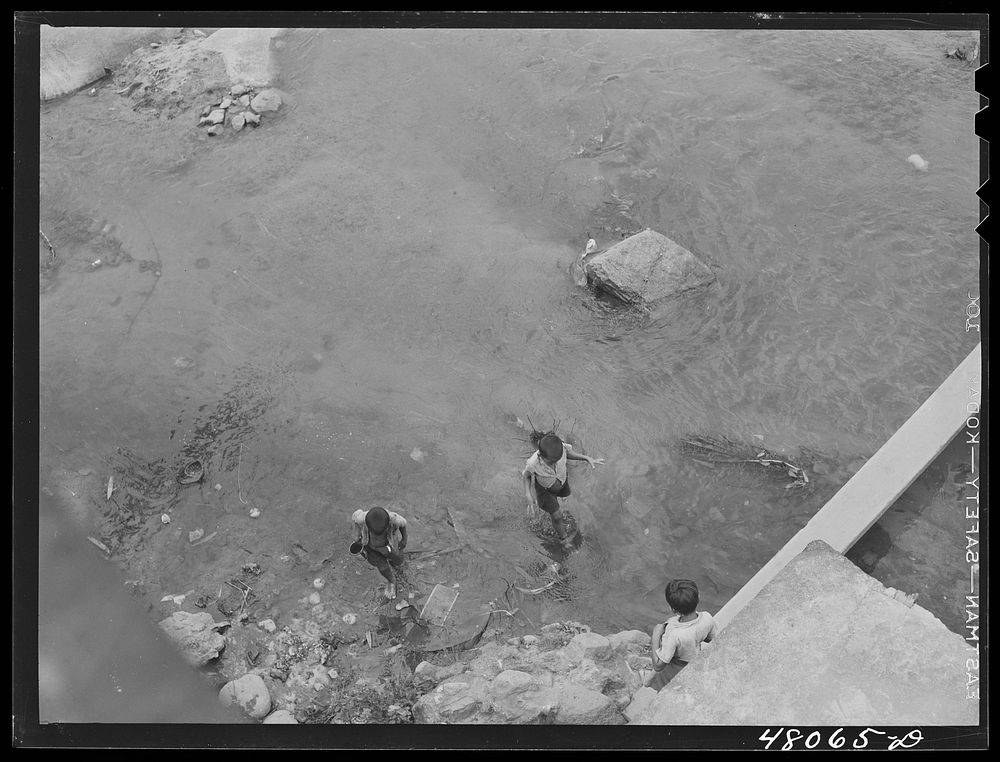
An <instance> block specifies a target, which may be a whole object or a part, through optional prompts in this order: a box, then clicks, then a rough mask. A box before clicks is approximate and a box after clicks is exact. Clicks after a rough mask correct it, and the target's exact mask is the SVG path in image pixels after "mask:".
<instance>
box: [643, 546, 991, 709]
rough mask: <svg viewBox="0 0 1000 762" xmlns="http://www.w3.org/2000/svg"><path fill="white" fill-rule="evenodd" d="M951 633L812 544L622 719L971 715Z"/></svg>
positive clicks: (969, 651)
mask: <svg viewBox="0 0 1000 762" xmlns="http://www.w3.org/2000/svg"><path fill="white" fill-rule="evenodd" d="M975 655H976V654H975V650H974V649H973V648H971V647H970V646H969V645H968V644H967V643H966V642H965V641H964V640H963V639H962V637H961V636H960V635H957V634H955V633H953V632H951V631H950V630H948V629H947V628H946V627H945V626H944V625H943V624H942V623H941V622H940V621H938V620H937V619H936V618H935V617H934V616H933V615H932V614H931V613H930V612H928V611H926V610H925V609H923V608H921V607H920V606H916V605H912V604H909V601H908V599H907V597H906V596H904V595H899V594H898V593H897V592H896V591H894V590H893V589H892V588H886V587H884V586H883V585H882V584H881V583H880V582H878V581H877V580H875V579H872V578H871V577H869V576H868V575H866V574H864V573H863V572H862V571H861V570H860V569H858V568H857V567H856V566H854V564H852V563H851V562H850V561H848V560H847V559H846V558H844V557H843V556H842V555H841V554H840V553H837V552H836V551H835V550H834V549H833V548H831V547H830V546H829V545H827V544H826V543H823V542H819V541H816V542H812V543H810V544H809V546H808V547H807V548H806V549H805V550H804V551H803V552H802V553H800V554H799V555H798V556H796V557H795V558H794V559H793V560H792V561H791V562H790V563H788V564H787V565H786V566H785V568H784V569H782V571H781V572H780V573H779V574H778V575H777V576H775V577H774V579H773V580H771V581H770V583H769V584H768V585H767V586H766V587H765V588H764V589H763V590H762V591H761V593H760V594H759V595H758V596H757V597H756V598H754V599H753V601H751V602H750V603H749V604H748V605H747V606H746V607H745V608H744V609H743V610H742V611H741V612H739V614H737V615H736V616H735V617H734V618H733V620H732V622H731V623H730V625H729V627H728V628H727V629H726V630H725V632H723V633H721V634H720V636H719V637H718V639H717V641H716V643H715V644H714V645H712V646H710V647H709V648H708V649H706V650H705V651H703V652H702V654H701V655H700V656H699V657H698V658H697V659H695V660H694V661H693V662H691V664H689V665H688V666H687V667H686V668H684V669H683V670H682V671H681V672H680V674H679V675H678V676H677V677H675V678H674V680H673V681H672V682H671V683H670V684H669V685H668V686H667V687H665V688H664V689H663V690H661V691H660V692H659V693H658V694H657V696H656V698H654V699H653V700H652V701H651V702H650V704H649V706H648V707H647V708H646V709H644V710H643V711H642V712H641V713H640V714H639V715H638V716H637V717H636V719H635V720H634V721H633V722H634V724H646V725H784V726H798V727H803V726H809V725H833V726H837V725H843V726H854V725H860V726H866V725H871V726H874V727H878V726H885V725H925V726H926V725H976V724H978V722H979V701H978V699H969V698H967V697H966V665H965V660H966V659H968V658H974V657H975Z"/></svg>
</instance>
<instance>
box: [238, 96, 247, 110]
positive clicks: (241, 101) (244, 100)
mask: <svg viewBox="0 0 1000 762" xmlns="http://www.w3.org/2000/svg"><path fill="white" fill-rule="evenodd" d="M236 102H237V103H239V104H240V105H241V106H242V107H243V108H250V96H249V95H241V96H240V97H239V98H237V100H236Z"/></svg>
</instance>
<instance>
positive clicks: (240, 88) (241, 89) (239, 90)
mask: <svg viewBox="0 0 1000 762" xmlns="http://www.w3.org/2000/svg"><path fill="white" fill-rule="evenodd" d="M246 91H247V86H246V85H233V86H232V87H231V88H229V94H230V95H232V96H233V97H234V98H236V97H239V96H241V95H243V93H245V92H246Z"/></svg>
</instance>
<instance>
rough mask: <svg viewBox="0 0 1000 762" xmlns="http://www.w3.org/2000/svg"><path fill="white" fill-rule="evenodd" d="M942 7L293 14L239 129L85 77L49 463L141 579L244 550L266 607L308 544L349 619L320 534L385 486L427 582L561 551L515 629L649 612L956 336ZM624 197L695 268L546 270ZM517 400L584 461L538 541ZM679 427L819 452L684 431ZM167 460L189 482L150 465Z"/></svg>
mask: <svg viewBox="0 0 1000 762" xmlns="http://www.w3.org/2000/svg"><path fill="white" fill-rule="evenodd" d="M966 35H967V33H966ZM961 36H962V35H961V33H958V32H913V31H884V32H862V31H842V32H818V31H739V30H728V31H695V30H659V31H654V30H557V31H545V30H374V29H326V30H315V29H314V30H292V31H290V32H289V33H287V34H286V35H285V36H284V37H282V38H281V45H280V49H279V50H278V51H277V56H278V59H279V64H280V72H281V74H280V76H279V79H278V81H276V82H275V85H276V86H277V87H279V88H280V89H281V91H282V92H283V94H284V96H285V103H284V105H283V106H282V109H281V110H280V111H279V112H278V114H277V115H275V116H274V117H273V118H267V119H265V120H264V122H263V124H262V126H261V127H260V128H258V129H255V130H249V129H248V130H247V131H245V132H243V133H240V134H238V135H237V134H226V135H224V136H222V137H221V138H219V139H214V138H207V137H206V135H205V133H204V132H203V131H199V130H198V128H197V126H196V124H197V114H198V113H199V111H200V108H201V106H202V105H204V104H192V110H191V113H190V114H189V115H182V116H179V117H177V118H175V119H166V118H164V117H154V116H150V115H148V114H143V113H139V112H133V111H131V109H130V108H129V105H128V102H127V101H126V100H125V99H124V98H122V97H121V96H120V95H119V94H117V93H116V92H115V91H114V90H113V89H111V88H108V87H102V88H100V89H99V91H98V92H97V93H96V94H95V95H94V96H89V95H87V94H86V93H85V92H81V93H78V94H76V95H73V96H69V97H67V98H64V99H61V100H59V101H56V102H52V103H47V104H43V105H42V107H41V125H40V126H41V129H40V142H41V145H40V151H41V177H40V225H41V228H42V229H43V230H44V231H45V232H46V233H47V234H48V236H49V238H50V239H51V241H52V243H53V244H54V246H55V247H56V249H57V250H58V252H59V255H60V258H61V264H60V266H59V267H58V268H57V269H56V270H55V271H48V270H47V271H45V272H44V273H43V275H42V278H41V299H40V311H39V339H40V380H39V393H40V420H41V432H40V433H41V437H40V476H41V480H42V485H43V489H49V490H50V491H52V492H53V493H59V494H60V495H61V497H62V498H64V499H65V497H66V495H65V493H64V492H63V490H65V491H68V492H70V494H72V495H73V497H74V499H75V500H76V502H75V503H74V504H75V505H76V506H77V507H78V510H79V512H80V515H81V520H82V521H84V522H87V523H88V525H89V527H90V529H91V531H92V532H93V533H94V534H95V536H99V537H100V538H101V540H102V541H103V542H105V544H106V545H108V546H109V547H110V548H111V549H112V550H113V551H114V553H115V556H116V558H117V559H118V560H119V562H120V563H121V565H122V568H123V570H124V573H125V576H126V578H127V581H128V582H129V583H130V584H131V585H132V586H133V587H134V588H135V589H136V591H137V595H140V596H142V597H145V598H147V599H148V600H149V601H150V602H151V604H150V605H153V604H154V603H155V604H158V602H159V601H160V599H161V597H162V596H163V595H165V594H167V593H172V594H176V593H184V592H186V591H189V590H190V591H195V594H197V595H200V596H204V597H206V598H207V599H212V598H213V596H214V595H215V593H216V590H217V589H219V590H221V586H222V585H223V583H224V581H225V580H227V579H229V578H231V577H232V576H233V575H234V574H236V573H238V572H239V570H240V568H241V564H244V563H259V564H261V566H262V567H263V568H264V569H265V570H266V577H265V579H266V581H267V592H266V594H265V593H264V591H263V590H261V591H260V593H261V594H260V596H259V603H260V606H261V607H262V608H261V612H262V613H264V612H265V611H266V613H268V614H270V615H272V616H274V617H276V618H277V619H278V620H279V623H280V619H281V617H282V616H287V615H289V614H290V613H291V612H296V611H301V610H303V607H304V604H303V597H304V596H305V595H306V594H307V593H308V592H309V591H310V589H311V588H310V585H311V581H312V580H313V579H314V578H315V577H317V575H318V576H321V577H322V578H323V579H324V580H325V581H326V585H327V588H326V589H327V590H328V591H330V590H335V591H336V592H335V593H333V594H329V593H328V594H327V595H332V596H333V597H332V598H330V600H331V605H336V606H339V607H340V608H342V609H343V611H344V612H348V611H349V610H353V611H360V612H362V613H365V612H367V614H368V615H371V616H374V614H375V613H376V612H377V611H378V610H379V604H378V592H379V591H378V589H377V588H378V581H379V578H378V576H377V574H376V572H375V571H374V569H372V568H371V567H368V566H367V565H366V564H364V563H363V562H362V561H360V560H359V559H358V558H356V557H353V556H351V555H350V554H349V553H348V550H347V548H348V545H349V544H350V542H351V540H352V539H353V536H352V528H351V526H350V515H351V513H352V512H353V511H354V510H355V509H357V508H361V507H369V506H371V505H384V506H386V507H388V508H390V509H392V510H396V511H398V512H400V513H401V514H403V515H404V516H405V517H406V518H407V519H408V521H409V522H410V538H411V540H410V545H409V549H411V550H426V551H432V550H448V551H449V552H448V553H445V554H442V555H439V556H437V557H435V558H434V560H433V561H427V562H419V560H418V559H417V556H414V558H413V560H411V561H410V562H409V564H408V571H407V574H406V576H407V590H408V591H410V592H414V593H415V594H416V595H419V596H423V595H426V594H427V593H429V592H430V590H431V588H432V587H433V586H434V585H435V584H445V585H448V586H457V588H458V589H459V590H460V591H461V596H463V597H464V599H465V600H466V601H470V602H485V601H488V600H490V599H492V598H494V597H495V596H496V595H497V594H498V592H502V591H503V590H504V589H505V588H506V584H507V581H509V582H513V583H516V584H517V585H519V586H522V587H526V588H534V587H536V586H538V585H540V584H543V583H544V582H545V581H546V575H547V574H548V573H549V572H548V571H547V567H548V565H549V564H551V563H552V562H553V561H558V562H560V563H561V564H562V583H561V584H560V585H558V586H557V587H556V588H553V592H551V593H550V594H546V595H540V596H526V597H525V598H524V600H522V601H521V604H522V605H521V608H522V611H523V612H524V613H523V618H522V619H520V620H519V622H518V624H519V626H521V627H524V628H531V627H537V626H538V625H540V624H543V623H545V622H548V621H556V620H565V619H576V620H579V621H583V622H587V623H588V624H589V625H590V626H591V627H593V628H594V629H595V630H598V631H617V630H622V629H628V628H639V629H648V627H649V625H650V623H651V622H654V621H656V620H658V619H662V618H663V616H664V615H665V614H666V613H667V612H666V609H665V603H664V601H663V595H662V590H663V584H664V582H665V581H666V580H667V579H669V578H671V577H688V578H691V579H693V580H695V581H696V582H697V583H698V585H699V589H700V590H701V594H702V605H703V607H704V608H706V609H708V610H710V611H712V610H716V609H718V607H720V606H721V605H722V604H723V603H725V601H726V600H727V599H728V598H729V597H730V596H731V595H732V594H733V593H734V592H735V591H736V590H738V589H739V588H740V587H741V586H742V585H743V583H744V582H746V580H747V579H749V578H750V577H751V576H752V575H753V573H754V572H755V571H756V570H757V569H758V568H759V567H760V566H761V565H762V564H763V563H764V562H765V561H766V560H767V559H768V558H769V557H770V556H771V555H772V554H773V553H774V552H775V551H776V550H777V549H778V548H780V547H781V546H782V545H783V544H784V543H785V541H786V540H787V539H788V538H790V537H791V536H792V535H793V534H794V533H795V532H796V531H797V530H798V529H799V528H801V527H802V526H803V525H804V523H805V522H806V521H808V519H809V518H810V516H812V514H813V513H815V511H816V510H818V509H819V508H820V507H821V506H822V505H823V503H824V502H825V501H826V500H827V499H828V498H829V497H830V496H832V495H833V494H834V493H835V492H836V490H837V489H838V488H839V487H840V486H841V485H842V484H843V483H844V482H845V481H846V480H847V479H848V478H849V477H850V475H851V473H853V471H855V470H857V468H858V467H859V466H860V464H861V463H863V462H864V461H865V459H866V458H868V457H869V456H871V454H872V453H874V452H875V451H876V450H877V449H878V448H879V446H880V445H881V444H882V443H883V442H884V441H885V440H887V439H888V438H889V436H890V435H891V434H892V433H893V432H894V431H895V430H896V429H897V428H898V427H899V426H900V425H901V424H902V423H903V422H904V421H905V420H906V418H907V417H908V416H909V415H910V414H911V413H912V412H913V411H914V410H916V408H917V407H918V406H919V405H920V403H921V402H922V401H923V400H924V399H925V398H926V397H927V396H928V395H929V394H930V393H931V392H932V391H933V390H934V389H935V388H936V387H937V385H938V384H939V383H940V382H941V381H942V380H943V379H944V378H945V377H946V376H947V375H948V373H950V372H951V370H952V369H953V368H954V367H955V366H956V365H957V364H958V363H959V362H960V361H961V359H963V358H964V357H965V356H966V354H967V353H968V352H969V351H970V350H971V349H972V347H973V346H974V345H975V343H976V341H977V339H978V336H977V335H975V334H968V333H966V332H965V330H964V326H965V312H964V310H965V306H966V303H967V299H966V292H967V291H969V290H973V291H974V290H975V289H976V288H977V283H978V262H979V260H978V251H979V242H978V237H977V235H976V233H975V230H974V229H975V226H976V225H977V224H978V222H979V219H978V214H979V207H978V199H977V198H976V196H975V190H976V188H977V187H978V178H979V144H978V139H977V138H976V136H975V134H974V131H973V127H974V122H973V120H974V114H975V112H976V110H977V108H978V96H977V95H976V93H975V91H974V86H973V85H974V82H973V70H972V69H971V68H969V67H967V66H965V65H964V64H962V63H961V62H957V61H951V60H948V59H946V58H945V57H944V50H945V49H947V47H948V45H949V43H951V42H954V41H960V40H959V38H960V37H961ZM912 154H919V155H920V156H921V157H923V159H925V160H926V161H927V162H928V163H929V166H928V168H927V170H926V171H920V170H918V169H917V168H916V167H915V166H914V165H913V164H911V163H909V162H908V161H907V158H908V157H909V156H911V155H912ZM646 227H650V228H653V229H655V230H658V231H660V232H662V233H664V234H666V235H668V236H670V237H671V238H673V239H675V240H676V241H678V242H679V243H681V244H682V245H684V246H685V247H687V248H688V249H690V250H691V251H693V252H694V253H695V254H696V255H698V256H699V257H700V258H702V259H703V260H704V261H705V262H706V263H707V264H709V265H710V266H711V267H712V268H713V270H714V271H715V272H716V274H717V276H718V281H717V283H716V284H715V285H714V286H712V287H711V288H708V289H705V290H703V291H701V292H697V293H693V294H686V295H683V296H682V297H679V298H677V299H675V300H673V301H671V302H670V303H669V304H668V305H667V307H666V308H665V309H663V310H660V311H658V312H657V313H656V314H655V315H652V316H647V315H643V314H635V313H633V312H630V311H627V310H622V309H619V308H617V307H615V306H614V305H610V304H608V303H607V302H606V301H603V300H598V299H595V297H594V295H593V294H592V293H591V292H589V291H587V290H586V289H580V288H578V287H577V286H576V285H575V284H574V282H573V279H572V277H571V276H570V273H569V266H570V264H571V263H572V261H573V260H574V259H575V258H576V257H578V256H579V254H580V252H581V251H582V250H583V246H584V244H585V242H586V240H587V239H588V237H590V236H593V237H594V238H596V240H597V241H598V243H599V245H600V246H601V247H606V246H610V245H612V244H614V243H615V242H616V241H617V240H620V239H621V237H622V236H623V235H626V234H628V233H630V232H635V231H637V230H641V229H643V228H646ZM97 260H100V261H101V264H100V265H95V264H94V262H96V261H97ZM519 419H520V421H521V422H522V423H529V424H533V425H535V426H537V427H539V428H553V427H554V428H555V429H556V430H557V431H558V432H559V433H560V434H562V435H563V436H564V437H565V438H567V439H568V440H569V441H571V442H573V443H574V446H575V447H576V448H577V449H578V450H582V451H583V452H585V453H587V454H590V455H592V456H594V457H600V458H604V459H606V463H605V464H604V465H600V466H598V467H597V468H596V469H591V468H589V467H588V466H586V464H580V465H574V466H572V467H571V476H570V481H571V485H572V489H573V495H572V496H571V497H570V498H568V499H567V500H566V501H565V502H564V508H565V509H566V510H567V511H568V512H569V513H570V514H572V516H573V518H574V520H575V522H576V524H577V526H578V528H579V530H580V535H581V540H580V542H579V546H578V547H577V548H576V549H575V550H574V551H573V552H572V553H571V554H570V555H569V556H564V555H563V554H561V553H557V552H556V551H555V550H554V549H553V548H552V547H551V545H550V544H549V543H548V542H547V540H548V539H549V537H548V534H547V532H546V527H545V524H544V523H538V522H537V521H529V520H528V519H527V517H526V515H525V501H524V498H523V490H522V486H521V483H520V476H519V472H520V469H521V467H522V466H523V463H524V459H525V458H526V457H527V456H528V455H530V452H531V450H530V447H529V444H528V441H527V432H526V431H525V429H524V427H523V426H521V425H519V424H518V420H519ZM689 434H699V435H711V436H725V437H729V438H732V439H734V440H737V441H740V442H747V443H750V444H752V445H755V446H756V445H757V444H759V445H760V446H761V447H766V448H767V449H768V450H769V451H773V452H780V453H785V454H787V455H788V457H789V458H790V459H792V460H794V461H796V462H800V463H802V465H803V466H805V467H807V468H809V469H814V470H810V472H809V473H810V474H811V481H810V484H809V486H808V488H807V489H795V490H789V489H786V486H787V481H783V480H781V479H772V478H766V477H764V476H762V475H761V474H757V473H755V472H754V471H753V470H752V469H751V470H747V469H732V468H726V467H718V466H717V467H710V466H707V465H705V464H703V463H698V462H694V461H692V460H691V459H690V458H689V457H687V456H686V455H685V454H684V453H683V452H682V451H681V450H680V448H679V447H678V443H679V441H680V439H681V438H683V437H684V436H686V435H689ZM193 457H197V458H200V459H201V460H202V461H203V462H204V463H205V464H206V466H207V474H206V479H205V481H204V482H203V483H201V484H198V485H193V486H190V487H186V488H184V489H180V490H177V489H167V485H168V483H171V479H172V476H173V475H174V474H176V472H177V470H178V469H179V468H180V467H182V466H183V464H184V463H185V462H186V461H187V460H189V459H191V458H193ZM816 464H819V466H816ZM814 467H815V468H814ZM109 476H113V477H114V478H115V479H117V481H118V483H119V485H120V486H119V491H118V494H117V496H115V495H113V496H112V498H108V497H107V496H106V489H105V488H106V484H107V479H108V477H109ZM943 478H944V477H942V479H943ZM150 485H153V487H155V488H151V486H150ZM161 487H162V489H160V488H161ZM128 490H132V493H131V495H132V498H133V499H132V500H129V499H127V498H129V495H130V493H129V492H128ZM917 503H919V501H914V504H913V506H912V507H911V510H912V511H919V510H920V506H919V505H918V504H917ZM161 508H162V510H161ZM254 508H256V509H257V510H259V511H260V515H259V517H257V518H252V517H251V511H252V510H253V509H254ZM125 513H128V515H127V516H126V515H124V514H125ZM164 513H166V514H168V515H169V517H170V523H169V524H165V523H162V520H161V516H162V514H164ZM944 513H945V516H946V518H945V519H944V521H945V523H946V524H947V522H949V521H955V522H959V524H956V525H955V526H954V527H952V526H950V525H948V526H943V527H939V528H940V529H941V531H942V532H944V533H947V532H951V533H952V534H953V535H956V536H958V535H961V532H962V531H964V530H963V529H961V528H959V526H960V522H961V517H959V516H958V515H957V514H956V515H955V516H954V518H953V519H952V518H949V517H948V516H949V514H947V512H944ZM112 527H117V529H115V530H114V531H112ZM195 530H201V531H202V535H201V538H205V537H208V538H209V539H208V540H207V541H205V542H200V541H197V540H195V541H192V540H191V537H192V535H191V534H190V532H192V531H195ZM952 530H954V531H952ZM102 531H103V532H104V534H101V532H102ZM116 532H117V534H116ZM925 545H926V546H933V543H921V544H920V547H924V546H925ZM418 555H419V554H418ZM942 562H943V563H950V562H948V561H947V560H943V561H942ZM958 574H959V572H958V571H956V575H958ZM949 584H950V583H949ZM949 584H946V585H944V588H942V589H945V588H948V589H950V588H949ZM926 595H927V597H929V598H933V596H934V592H933V585H932V584H930V583H928V586H927V590H926ZM192 597H194V595H192ZM922 602H923V601H922ZM935 613H936V614H937V615H938V616H940V617H942V618H945V619H946V620H947V618H948V616H950V615H948V614H947V611H944V612H942V611H935Z"/></svg>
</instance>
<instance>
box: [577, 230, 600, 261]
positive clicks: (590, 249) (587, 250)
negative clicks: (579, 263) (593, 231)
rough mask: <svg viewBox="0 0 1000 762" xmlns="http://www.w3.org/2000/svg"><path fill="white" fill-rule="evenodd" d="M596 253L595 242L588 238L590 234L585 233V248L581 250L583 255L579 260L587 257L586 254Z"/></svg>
mask: <svg viewBox="0 0 1000 762" xmlns="http://www.w3.org/2000/svg"><path fill="white" fill-rule="evenodd" d="M595 251H597V241H595V240H594V239H593V238H591V237H590V233H587V246H586V248H584V250H583V254H581V255H580V257H581V258H583V257H585V256H587V255H588V254H593V253H594V252H595Z"/></svg>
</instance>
